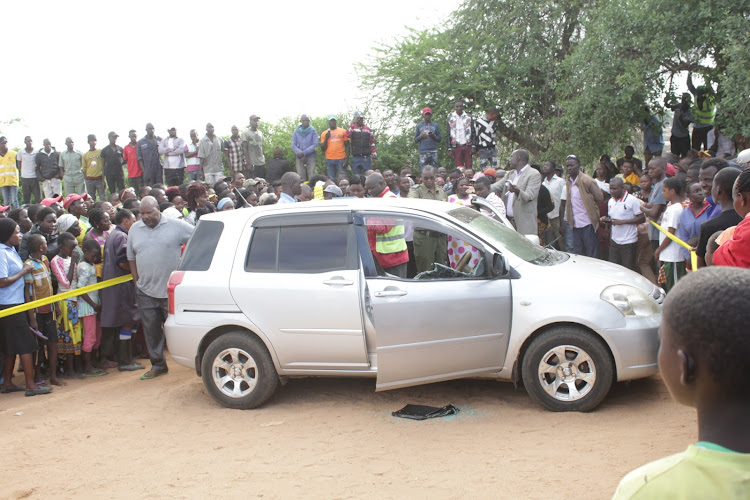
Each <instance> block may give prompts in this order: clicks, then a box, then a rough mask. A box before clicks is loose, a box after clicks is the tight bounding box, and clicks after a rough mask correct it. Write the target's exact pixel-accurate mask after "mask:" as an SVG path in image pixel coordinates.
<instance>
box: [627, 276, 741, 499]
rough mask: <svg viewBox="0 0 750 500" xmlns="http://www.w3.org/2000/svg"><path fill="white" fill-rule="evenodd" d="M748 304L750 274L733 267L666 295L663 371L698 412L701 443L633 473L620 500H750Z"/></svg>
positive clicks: (686, 281)
mask: <svg viewBox="0 0 750 500" xmlns="http://www.w3.org/2000/svg"><path fill="white" fill-rule="evenodd" d="M706 297H710V298H711V306H710V307H707V305H706ZM748 304H750V270H745V269H737V268H729V267H709V268H705V269H700V270H698V271H696V272H694V273H690V275H688V276H686V277H685V278H683V279H681V280H680V281H679V282H678V283H677V284H676V285H675V287H674V288H673V290H672V292H670V293H669V294H668V295H667V298H666V300H665V302H664V308H663V310H662V324H661V327H660V329H659V336H660V337H661V347H660V348H659V370H660V372H661V376H662V378H663V379H664V383H665V385H666V386H667V389H669V392H670V394H671V395H672V398H674V400H675V401H677V402H678V403H680V404H683V405H686V406H692V407H694V408H695V409H696V410H697V412H698V442H697V443H695V444H691V445H689V446H688V448H687V450H685V451H684V452H682V453H678V454H676V455H672V456H670V457H666V458H662V459H660V460H657V461H655V462H651V463H650V464H647V465H645V466H643V467H641V468H639V469H636V470H634V471H632V472H631V473H629V474H628V475H627V476H625V478H623V480H622V481H621V482H620V485H619V486H618V487H617V491H616V492H615V495H614V498H615V499H618V500H619V499H645V498H659V499H662V498H701V499H702V498H717V499H718V498H721V499H740V498H741V499H747V498H750V426H748V415H750V391H748V386H749V384H750V365H749V364H748V362H747V360H748V359H750V335H748V332H747V328H748V325H750V307H748Z"/></svg>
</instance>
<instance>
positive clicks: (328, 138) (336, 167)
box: [320, 115, 349, 179]
mask: <svg viewBox="0 0 750 500" xmlns="http://www.w3.org/2000/svg"><path fill="white" fill-rule="evenodd" d="M328 127H329V129H328V130H326V131H325V132H323V133H322V134H320V149H322V150H323V152H324V153H325V155H326V168H327V170H328V177H329V178H330V179H335V178H336V175H337V174H338V173H339V172H346V169H347V168H348V167H349V138H348V137H347V136H346V130H344V129H343V128H338V127H337V126H336V115H330V116H329V117H328Z"/></svg>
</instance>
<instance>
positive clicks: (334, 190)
mask: <svg viewBox="0 0 750 500" xmlns="http://www.w3.org/2000/svg"><path fill="white" fill-rule="evenodd" d="M323 192H324V193H331V194H332V195H334V196H344V193H343V192H342V191H341V188H340V187H338V186H337V185H336V184H329V185H328V186H326V187H325V188H323Z"/></svg>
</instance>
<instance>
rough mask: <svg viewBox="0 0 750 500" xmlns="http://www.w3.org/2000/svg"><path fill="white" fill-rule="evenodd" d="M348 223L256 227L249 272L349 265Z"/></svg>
mask: <svg viewBox="0 0 750 500" xmlns="http://www.w3.org/2000/svg"><path fill="white" fill-rule="evenodd" d="M348 248H349V225H348V224H325V225H309V226H285V227H264V228H256V229H255V230H254V232H253V237H252V240H251V242H250V250H249V252H248V254H247V260H246V262H245V270H246V271H248V272H280V273H320V272H326V271H336V270H343V269H348V268H349V267H351V266H350V265H349V262H348V261H349V260H350V259H348V258H347V256H348V254H349V252H348Z"/></svg>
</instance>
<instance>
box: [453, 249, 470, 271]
mask: <svg viewBox="0 0 750 500" xmlns="http://www.w3.org/2000/svg"><path fill="white" fill-rule="evenodd" d="M470 260H471V252H466V253H465V254H463V256H462V257H461V260H459V261H458V264H456V271H458V272H459V273H462V272H463V271H464V268H465V267H466V264H468V263H469V261H470Z"/></svg>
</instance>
